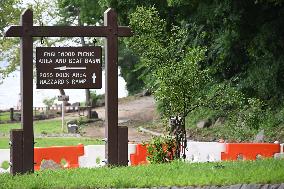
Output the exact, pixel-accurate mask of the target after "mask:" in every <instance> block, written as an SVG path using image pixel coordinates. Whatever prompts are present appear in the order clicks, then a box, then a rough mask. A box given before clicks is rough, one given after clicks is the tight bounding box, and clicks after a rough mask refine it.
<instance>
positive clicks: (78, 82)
mask: <svg viewBox="0 0 284 189" xmlns="http://www.w3.org/2000/svg"><path fill="white" fill-rule="evenodd" d="M86 81H87V80H86V79H72V80H71V84H72V85H74V84H80V83H86Z"/></svg>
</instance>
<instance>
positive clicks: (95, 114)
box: [90, 110, 99, 119]
mask: <svg viewBox="0 0 284 189" xmlns="http://www.w3.org/2000/svg"><path fill="white" fill-rule="evenodd" d="M90 118H91V119H98V118H99V115H98V113H97V112H96V111H94V110H92V111H91V117H90Z"/></svg>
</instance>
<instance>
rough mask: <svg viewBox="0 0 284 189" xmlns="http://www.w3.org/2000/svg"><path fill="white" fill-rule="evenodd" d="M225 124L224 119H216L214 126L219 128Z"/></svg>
mask: <svg viewBox="0 0 284 189" xmlns="http://www.w3.org/2000/svg"><path fill="white" fill-rule="evenodd" d="M224 123H225V118H224V117H218V119H217V120H216V121H215V123H214V126H221V125H223V124H224Z"/></svg>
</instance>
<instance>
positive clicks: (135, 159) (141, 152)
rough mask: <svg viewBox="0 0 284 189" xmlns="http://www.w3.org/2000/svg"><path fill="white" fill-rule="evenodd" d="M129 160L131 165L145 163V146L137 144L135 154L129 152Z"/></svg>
mask: <svg viewBox="0 0 284 189" xmlns="http://www.w3.org/2000/svg"><path fill="white" fill-rule="evenodd" d="M130 162H131V165H133V166H135V165H141V164H147V163H148V161H147V147H146V146H145V145H142V144H137V145H136V152H135V154H130Z"/></svg>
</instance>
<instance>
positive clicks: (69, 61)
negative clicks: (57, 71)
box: [68, 58, 82, 64]
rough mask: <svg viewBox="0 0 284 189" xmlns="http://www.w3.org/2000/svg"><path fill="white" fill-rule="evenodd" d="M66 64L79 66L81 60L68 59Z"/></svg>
mask: <svg viewBox="0 0 284 189" xmlns="http://www.w3.org/2000/svg"><path fill="white" fill-rule="evenodd" d="M68 63H71V64H76V63H77V64H81V63H82V58H70V59H68Z"/></svg>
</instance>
